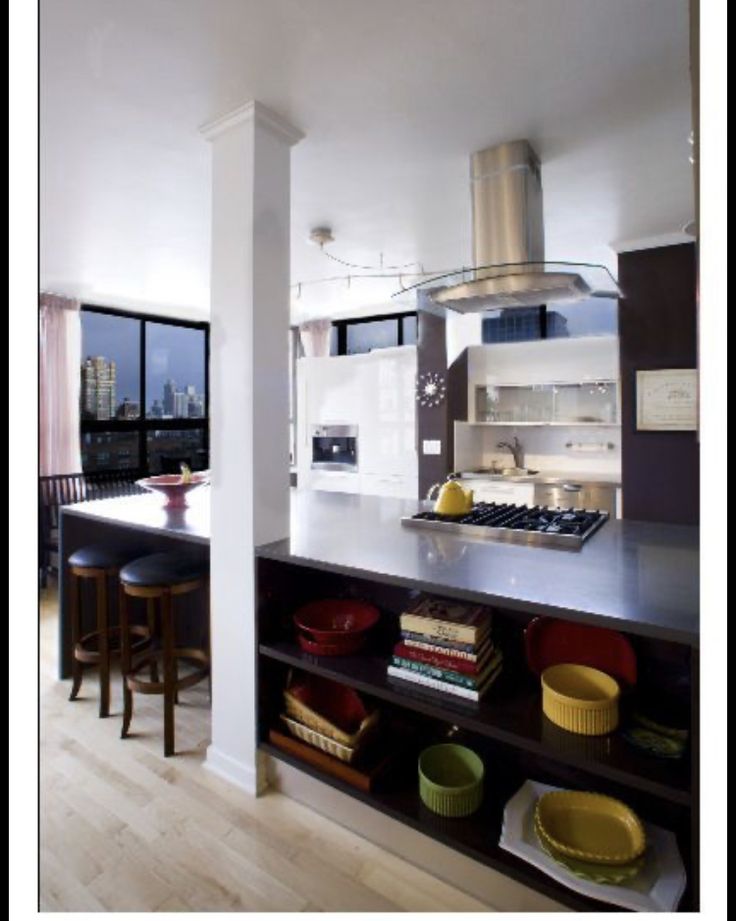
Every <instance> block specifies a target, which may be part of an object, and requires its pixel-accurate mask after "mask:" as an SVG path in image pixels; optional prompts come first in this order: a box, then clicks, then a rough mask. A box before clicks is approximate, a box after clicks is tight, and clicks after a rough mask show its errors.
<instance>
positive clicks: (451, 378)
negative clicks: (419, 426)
mask: <svg viewBox="0 0 736 921" xmlns="http://www.w3.org/2000/svg"><path fill="white" fill-rule="evenodd" d="M467 419H468V350H467V349H463V350H462V352H461V353H460V354H459V355H458V357H457V358H456V359H455V361H453V363H452V364H451V365H450V367H449V368H448V369H447V462H448V473H449V472H450V471H452V470H454V469H455V456H454V455H455V426H454V423H455V422H456V421H467Z"/></svg>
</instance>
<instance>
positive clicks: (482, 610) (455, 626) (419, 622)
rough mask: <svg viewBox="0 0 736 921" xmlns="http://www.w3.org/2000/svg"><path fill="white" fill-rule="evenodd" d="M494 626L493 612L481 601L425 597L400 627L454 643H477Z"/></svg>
mask: <svg viewBox="0 0 736 921" xmlns="http://www.w3.org/2000/svg"><path fill="white" fill-rule="evenodd" d="M490 627H491V611H490V609H489V608H487V607H485V606H484V605H481V604H460V603H459V602H454V601H444V600H442V599H439V598H422V599H420V600H419V601H418V602H417V603H416V604H415V605H414V606H413V607H412V608H411V609H410V610H408V611H406V612H404V613H403V614H402V615H401V629H402V630H407V631H409V632H411V633H419V634H420V635H422V636H433V637H438V638H440V639H443V640H449V641H451V642H460V643H469V644H477V643H478V641H479V640H480V638H481V637H483V636H485V635H486V634H487V633H488V631H489V630H490Z"/></svg>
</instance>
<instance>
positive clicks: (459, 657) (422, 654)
mask: <svg viewBox="0 0 736 921" xmlns="http://www.w3.org/2000/svg"><path fill="white" fill-rule="evenodd" d="M492 649H493V646H492V645H491V644H490V643H486V644H485V645H484V646H483V647H482V648H481V649H480V650H479V651H478V654H477V655H475V654H473V655H472V657H471V655H470V654H469V653H460V654H453V652H452V651H451V650H447V649H445V648H443V647H442V646H432V645H430V644H429V643H416V644H415V643H410V642H407V641H402V642H401V643H397V644H396V646H395V647H394V655H395V656H400V657H401V658H403V659H410V660H411V661H413V662H423V663H424V664H425V665H434V666H435V667H436V668H445V669H447V670H448V671H456V672H460V673H461V674H463V675H470V676H473V675H477V674H478V673H479V672H480V671H481V670H482V669H483V667H484V666H485V664H486V662H487V661H488V659H489V658H490V655H491V651H492Z"/></svg>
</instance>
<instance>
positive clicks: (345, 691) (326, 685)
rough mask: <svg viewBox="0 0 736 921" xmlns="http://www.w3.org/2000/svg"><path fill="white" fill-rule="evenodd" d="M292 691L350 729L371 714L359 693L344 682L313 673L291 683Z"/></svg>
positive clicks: (349, 731)
mask: <svg viewBox="0 0 736 921" xmlns="http://www.w3.org/2000/svg"><path fill="white" fill-rule="evenodd" d="M288 693H289V694H291V696H292V697H294V698H296V700H297V701H299V703H301V704H304V706H305V707H308V708H309V709H310V710H312V711H314V713H317V714H319V715H320V716H321V717H324V718H325V719H326V720H328V721H329V722H330V723H332V724H333V725H335V726H337V728H338V729H341V730H342V731H343V732H346V733H355V732H357V731H358V729H360V726H361V723H362V722H363V720H365V719H366V717H367V716H368V711H367V710H366V708H365V705H364V704H363V701H362V700H361V699H360V697H359V696H358V695H357V693H356V692H355V691H354V690H353V689H352V688H349V687H346V686H345V685H344V684H339V683H338V682H337V681H330V680H329V679H328V678H320V677H319V676H317V675H309V676H306V677H304V678H300V679H298V680H297V681H295V682H293V683H292V684H290V685H289V688H288Z"/></svg>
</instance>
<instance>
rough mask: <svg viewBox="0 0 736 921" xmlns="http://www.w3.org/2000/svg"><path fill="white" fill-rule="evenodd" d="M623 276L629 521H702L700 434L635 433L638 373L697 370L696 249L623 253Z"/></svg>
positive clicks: (624, 458) (623, 407)
mask: <svg viewBox="0 0 736 921" xmlns="http://www.w3.org/2000/svg"><path fill="white" fill-rule="evenodd" d="M618 274H619V281H620V284H621V287H622V289H623V292H624V294H625V297H624V298H623V299H622V300H621V302H620V308H619V336H620V348H621V468H622V471H621V472H622V481H623V504H624V517H626V518H635V519H639V520H645V521H666V522H670V523H676V524H698V521H699V447H698V441H697V433H696V432H637V431H636V372H637V371H646V370H657V369H664V368H694V367H696V350H697V333H696V328H697V318H696V263H695V245H694V244H691V243H685V244H681V245H678V246H665V247H658V248H655V249H646V250H638V251H635V252H630V253H622V254H621V255H620V256H619V271H618Z"/></svg>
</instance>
